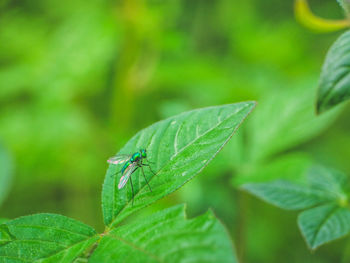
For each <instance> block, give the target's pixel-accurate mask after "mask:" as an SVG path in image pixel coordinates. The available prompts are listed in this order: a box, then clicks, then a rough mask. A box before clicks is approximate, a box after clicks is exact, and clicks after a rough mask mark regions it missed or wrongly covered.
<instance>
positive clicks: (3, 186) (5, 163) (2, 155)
mask: <svg viewBox="0 0 350 263" xmlns="http://www.w3.org/2000/svg"><path fill="white" fill-rule="evenodd" d="M11 178H12V160H11V158H10V156H9V153H8V152H7V151H5V149H4V148H2V147H0V204H1V203H2V202H3V201H4V199H5V197H6V195H7V193H8V191H9V188H10V184H11Z"/></svg>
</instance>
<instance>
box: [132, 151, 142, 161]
mask: <svg viewBox="0 0 350 263" xmlns="http://www.w3.org/2000/svg"><path fill="white" fill-rule="evenodd" d="M140 159H141V154H140V153H139V152H136V153H134V154H133V155H132V156H131V158H130V161H132V162H137V161H139V160H140Z"/></svg>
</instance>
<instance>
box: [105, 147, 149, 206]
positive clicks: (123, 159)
mask: <svg viewBox="0 0 350 263" xmlns="http://www.w3.org/2000/svg"><path fill="white" fill-rule="evenodd" d="M146 160H147V152H146V149H140V150H139V151H138V152H135V153H134V154H131V155H127V154H117V155H116V156H113V157H111V158H109V159H108V161H107V162H108V163H111V164H122V163H124V165H123V167H122V169H121V174H122V177H121V178H120V180H119V184H118V189H122V188H123V187H124V186H125V185H126V183H127V182H128V180H129V179H130V184H131V190H132V203H134V187H133V185H132V179H131V175H132V174H133V173H134V172H135V171H136V170H137V169H138V168H141V171H142V174H143V177H144V178H145V181H146V183H147V185H148V187H149V190H150V191H151V192H152V189H151V186H150V185H149V183H148V181H147V179H146V175H145V172H144V170H143V167H144V166H147V167H148V168H149V169H150V171H151V172H152V173H153V174H154V175H155V173H154V172H153V171H152V169H151V167H150V165H149V164H148V163H145V161H146ZM148 162H149V161H148Z"/></svg>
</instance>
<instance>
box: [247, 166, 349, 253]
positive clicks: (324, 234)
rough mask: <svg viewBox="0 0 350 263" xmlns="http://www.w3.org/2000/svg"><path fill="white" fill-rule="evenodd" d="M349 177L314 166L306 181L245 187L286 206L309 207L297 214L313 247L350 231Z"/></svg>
mask: <svg viewBox="0 0 350 263" xmlns="http://www.w3.org/2000/svg"><path fill="white" fill-rule="evenodd" d="M347 182H348V181H347V177H346V176H345V175H344V174H343V173H341V172H339V171H336V170H333V169H330V168H325V167H322V166H313V167H312V168H311V169H309V172H308V174H307V184H303V185H302V184H295V183H292V182H290V181H282V180H277V181H272V182H269V183H252V184H245V185H243V186H242V188H243V189H245V190H247V191H248V192H250V193H252V194H254V195H255V196H258V197H259V198H261V199H263V200H265V201H266V202H269V203H271V204H274V205H276V206H278V207H280V208H283V209H289V210H294V209H306V208H310V207H312V206H317V207H314V208H310V209H308V210H306V211H304V212H302V213H301V214H300V215H299V217H298V225H299V228H300V230H301V232H302V234H303V236H304V238H305V240H306V242H307V244H308V246H309V247H310V248H311V249H315V248H317V247H318V246H320V245H322V244H324V243H326V242H329V241H332V240H334V239H337V238H339V237H342V236H344V235H346V234H348V233H349V232H350V210H349V207H348V195H347V192H346V187H347Z"/></svg>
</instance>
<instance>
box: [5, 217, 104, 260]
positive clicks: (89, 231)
mask: <svg viewBox="0 0 350 263" xmlns="http://www.w3.org/2000/svg"><path fill="white" fill-rule="evenodd" d="M1 227H2V230H3V231H6V232H5V233H6V235H7V238H10V239H11V241H10V242H6V243H5V244H4V245H2V246H0V262H8V260H9V261H10V262H28V261H29V262H34V261H35V262H58V261H59V262H67V263H71V262H72V261H73V260H74V259H75V258H76V257H77V256H78V255H80V254H81V253H82V252H83V251H84V250H85V249H86V248H88V247H89V246H91V245H92V244H93V243H94V242H96V240H97V239H98V236H97V235H96V232H95V230H94V229H93V228H91V227H89V226H87V225H85V224H83V223H80V222H78V221H76V220H73V219H70V218H67V217H64V216H61V215H55V214H36V215H31V216H24V217H20V218H17V219H14V220H11V221H8V222H7V223H5V224H3V225H1ZM12 260H13V261H12Z"/></svg>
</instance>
